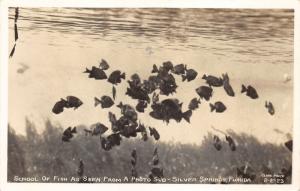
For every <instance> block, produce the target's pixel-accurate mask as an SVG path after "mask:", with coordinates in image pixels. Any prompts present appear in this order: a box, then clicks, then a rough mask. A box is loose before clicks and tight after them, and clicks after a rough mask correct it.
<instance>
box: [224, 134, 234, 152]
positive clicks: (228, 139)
mask: <svg viewBox="0 0 300 191" xmlns="http://www.w3.org/2000/svg"><path fill="white" fill-rule="evenodd" d="M225 138H226V141H227V142H228V144H229V147H230V149H231V150H232V151H235V150H236V146H235V142H234V140H233V139H232V138H231V137H230V136H227V135H226V136H225Z"/></svg>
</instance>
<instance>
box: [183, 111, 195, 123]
mask: <svg viewBox="0 0 300 191" xmlns="http://www.w3.org/2000/svg"><path fill="white" fill-rule="evenodd" d="M192 113H193V112H192V110H187V111H186V112H184V113H183V114H182V117H183V118H184V119H185V120H186V121H187V122H189V123H190V117H191V116H192Z"/></svg>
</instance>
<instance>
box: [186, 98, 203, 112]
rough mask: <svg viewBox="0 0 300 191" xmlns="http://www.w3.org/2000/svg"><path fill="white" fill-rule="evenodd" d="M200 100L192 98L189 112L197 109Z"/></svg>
mask: <svg viewBox="0 0 300 191" xmlns="http://www.w3.org/2000/svg"><path fill="white" fill-rule="evenodd" d="M200 103H201V102H200V99H197V98H193V99H192V100H191V101H190V103H189V110H195V109H197V108H198V107H199V104H200Z"/></svg>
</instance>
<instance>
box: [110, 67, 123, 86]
mask: <svg viewBox="0 0 300 191" xmlns="http://www.w3.org/2000/svg"><path fill="white" fill-rule="evenodd" d="M121 79H125V73H121V71H120V70H116V71H113V72H112V73H111V74H110V75H109V77H108V79H107V81H108V82H110V83H112V84H115V85H116V84H118V83H121Z"/></svg>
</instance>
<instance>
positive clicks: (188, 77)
mask: <svg viewBox="0 0 300 191" xmlns="http://www.w3.org/2000/svg"><path fill="white" fill-rule="evenodd" d="M197 75H198V72H196V71H195V70H194V69H188V70H186V73H185V75H182V81H183V82H184V81H185V80H187V81H188V82H189V81H192V80H194V79H195V78H196V77H197Z"/></svg>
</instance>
